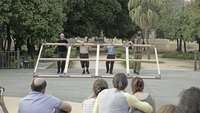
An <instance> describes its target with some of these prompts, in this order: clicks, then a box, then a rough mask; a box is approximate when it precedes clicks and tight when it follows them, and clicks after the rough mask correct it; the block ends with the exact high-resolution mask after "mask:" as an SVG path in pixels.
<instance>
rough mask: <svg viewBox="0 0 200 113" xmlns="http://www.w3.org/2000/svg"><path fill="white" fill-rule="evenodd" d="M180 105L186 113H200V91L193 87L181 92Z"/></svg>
mask: <svg viewBox="0 0 200 113" xmlns="http://www.w3.org/2000/svg"><path fill="white" fill-rule="evenodd" d="M179 96H181V98H180V102H179V104H178V106H179V107H181V108H182V109H183V110H184V111H185V112H186V113H200V89H199V88H197V87H191V88H189V89H186V90H183V91H182V92H180V94H179Z"/></svg>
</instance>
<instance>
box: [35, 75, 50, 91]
mask: <svg viewBox="0 0 200 113" xmlns="http://www.w3.org/2000/svg"><path fill="white" fill-rule="evenodd" d="M46 85H47V83H46V81H45V80H44V79H42V78H36V79H34V80H33V82H32V84H31V87H32V90H33V91H38V92H42V90H43V89H44V88H45V87H46Z"/></svg>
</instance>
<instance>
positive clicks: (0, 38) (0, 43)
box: [0, 24, 4, 51]
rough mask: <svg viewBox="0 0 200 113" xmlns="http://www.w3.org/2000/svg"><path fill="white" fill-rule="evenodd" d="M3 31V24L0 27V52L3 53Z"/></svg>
mask: <svg viewBox="0 0 200 113" xmlns="http://www.w3.org/2000/svg"><path fill="white" fill-rule="evenodd" d="M3 31H4V24H3V25H2V29H1V30H0V51H3V37H1V34H2V33H3Z"/></svg>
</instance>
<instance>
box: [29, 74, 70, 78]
mask: <svg viewBox="0 0 200 113" xmlns="http://www.w3.org/2000/svg"><path fill="white" fill-rule="evenodd" d="M33 77H37V78H40V77H41V78H61V77H62V78H63V77H66V76H64V75H34V76H33Z"/></svg>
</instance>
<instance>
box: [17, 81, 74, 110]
mask: <svg viewBox="0 0 200 113" xmlns="http://www.w3.org/2000/svg"><path fill="white" fill-rule="evenodd" d="M46 85H47V83H46V81H45V80H44V79H42V78H36V79H34V80H33V82H32V84H31V89H32V92H30V93H29V94H28V95H27V96H26V97H24V98H23V99H21V100H20V102H19V111H18V113H53V110H54V108H57V109H61V110H63V111H67V113H70V112H71V105H70V104H68V103H66V102H63V101H61V100H60V99H58V98H56V97H54V96H52V95H49V94H44V93H45V91H46Z"/></svg>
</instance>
